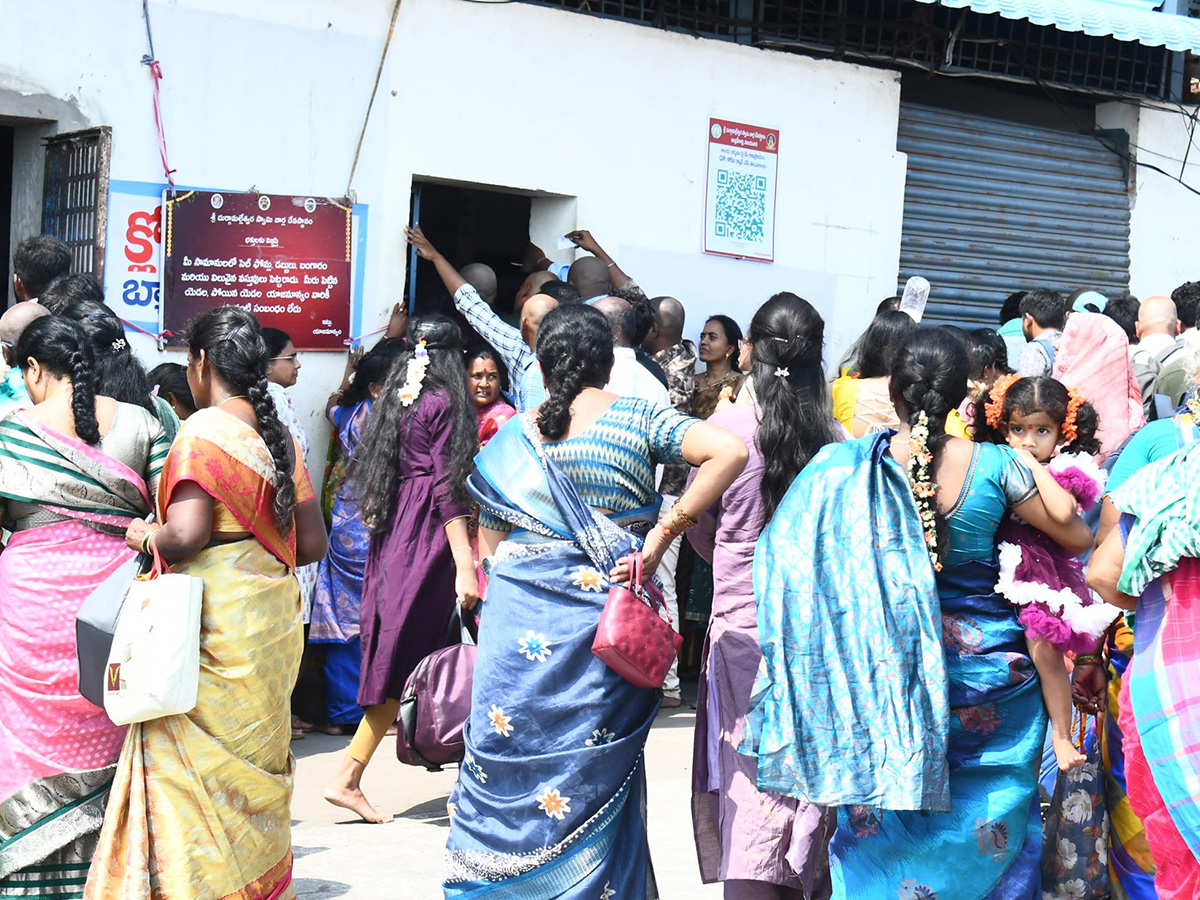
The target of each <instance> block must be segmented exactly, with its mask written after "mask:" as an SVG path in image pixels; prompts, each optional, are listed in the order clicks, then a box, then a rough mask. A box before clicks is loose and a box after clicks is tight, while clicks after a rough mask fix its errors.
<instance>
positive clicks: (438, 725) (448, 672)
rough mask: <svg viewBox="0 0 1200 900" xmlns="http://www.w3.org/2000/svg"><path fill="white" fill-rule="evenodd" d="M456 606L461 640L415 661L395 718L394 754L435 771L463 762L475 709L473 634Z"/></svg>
mask: <svg viewBox="0 0 1200 900" xmlns="http://www.w3.org/2000/svg"><path fill="white" fill-rule="evenodd" d="M454 610H455V612H454V616H453V617H452V618H451V619H450V633H451V634H453V633H455V632H458V631H459V630H460V629H461V643H458V644H453V645H452V646H449V647H445V648H443V649H441V650H437V651H435V652H433V653H430V654H429V655H428V656H427V657H425V658H424V659H423V660H421V661H420V662H419V663H418V664H417V668H416V669H414V670H413V673H412V674H411V675H410V676H408V681H406V682H405V683H404V692H403V693H404V696H403V697H401V698H400V715H399V718H398V719H397V725H398V727H397V729H396V758H397V759H398V760H400V762H402V763H404V764H406V765H409V766H424V767H425V768H427V769H429V770H430V771H431V772H440V771H441V769H442V766H444V765H447V764H449V763H457V762H462V758H463V754H464V752H465V749H466V748H465V744H464V742H463V726H464V725H466V724H467V719H468V717H469V716H470V715H471V681H472V676H473V675H474V672H475V653H476V648H475V639H474V635H472V634H471V631H470V628H469V627H468V625H467V624H466V623H465V622H464V621H463V619H462V618H461V616H460V613H459V607H458V606H457V605H456V606H455V608H454ZM467 618H468V619H470V618H471V617H470V616H468V617H467ZM472 624H473V623H472Z"/></svg>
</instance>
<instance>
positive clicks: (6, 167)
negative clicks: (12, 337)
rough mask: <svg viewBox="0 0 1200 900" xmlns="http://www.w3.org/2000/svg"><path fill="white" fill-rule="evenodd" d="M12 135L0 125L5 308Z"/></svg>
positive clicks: (0, 267)
mask: <svg viewBox="0 0 1200 900" xmlns="http://www.w3.org/2000/svg"><path fill="white" fill-rule="evenodd" d="M13 135H14V131H13V129H12V128H10V127H9V126H7V125H0V276H3V280H0V291H3V294H2V296H3V297H4V301H5V302H4V305H5V306H7V305H8V295H9V292H10V291H11V285H12V265H11V263H12V195H13V183H12V180H13Z"/></svg>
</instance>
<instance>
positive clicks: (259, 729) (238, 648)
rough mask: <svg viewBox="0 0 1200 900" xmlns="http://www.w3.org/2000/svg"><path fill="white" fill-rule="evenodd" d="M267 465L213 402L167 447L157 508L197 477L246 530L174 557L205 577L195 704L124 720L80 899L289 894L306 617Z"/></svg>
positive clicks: (254, 440)
mask: <svg viewBox="0 0 1200 900" xmlns="http://www.w3.org/2000/svg"><path fill="white" fill-rule="evenodd" d="M198 418H199V421H197V419H198ZM271 471H272V468H271V461H270V454H269V452H268V451H267V448H266V445H265V444H263V442H262V440H261V438H259V437H258V435H257V434H256V433H255V432H254V431H253V430H252V429H251V428H249V426H247V425H245V424H244V423H242V422H241V421H239V420H237V419H235V418H234V417H233V416H230V415H228V414H226V413H224V412H222V411H218V410H213V409H208V410H201V411H200V412H199V413H197V414H196V415H194V416H192V417H190V418H189V419H188V420H187V421H186V422H185V423H184V425H183V428H182V429H181V430H180V433H179V436H178V437H177V438H176V441H175V444H174V446H173V447H172V449H171V454H170V456H169V457H168V459H167V463H166V465H165V467H164V470H163V479H164V480H163V487H162V489H161V490H160V494H159V496H160V506H162V507H165V505H166V503H167V502H169V500H168V499H167V498H169V497H170V496H171V492H172V490H173V489H174V487H175V485H177V484H178V483H179V482H181V481H184V480H188V481H193V482H195V483H196V484H198V485H199V486H200V487H202V488H203V489H204V490H205V491H206V492H207V493H209V494H210V495H211V496H212V497H213V498H214V500H215V501H217V505H218V506H219V507H223V509H222V511H221V512H220V514H217V512H214V528H218V526H219V525H222V524H223V525H224V530H228V531H232V530H235V529H239V528H245V529H247V530H249V531H251V532H252V534H253V537H251V538H247V539H245V540H235V541H233V542H230V543H216V544H211V545H210V546H208V547H207V548H205V549H203V550H201V551H200V552H199V553H197V554H196V555H195V556H192V557H190V558H189V559H186V560H184V561H182V562H179V563H176V564H174V565H173V566H172V569H173V571H175V572H179V573H182V574H186V575H192V576H195V577H197V578H201V579H203V580H204V606H203V613H202V616H201V624H200V684H199V691H198V695H197V700H196V706H195V708H194V709H193V710H192V711H191V712H189V713H187V714H184V715H178V716H167V717H164V718H161V719H154V720H152V721H149V722H143V723H141V724H138V725H133V726H131V727H130V730H129V735H128V737H127V738H126V741H125V746H124V749H123V750H122V752H121V758H120V760H119V761H118V763H117V772H116V776H115V779H114V781H113V788H112V796H111V797H110V799H109V804H108V811H107V814H106V818H105V823H104V829H103V831H102V832H101V836H100V846H99V848H98V849H97V851H96V856H95V860H94V862H93V864H92V870H91V873H90V875H89V878H88V883H87V889H86V893H85V897H86V898H88V900H101V898H103V900H129V898H134V897H136V898H138V900H290V898H292V897H294V896H295V891H294V889H293V887H292V851H291V824H290V822H291V811H290V806H291V798H292V786H293V776H294V769H295V761H294V759H293V758H292V755H291V752H290V738H291V711H290V709H289V698H290V695H291V691H292V687H293V686H294V684H295V679H296V673H297V671H298V668H299V664H300V654H301V651H302V650H303V627H302V625H301V622H300V590H299V586H298V584H297V582H296V576H295V562H296V557H295V549H294V547H295V534H294V529H292V530H291V531H289V533H288V535H287V536H286V537H285V536H283V535H281V534H280V533H279V530H278V529H277V528H276V527H275V524H274V517H273V516H272V515H270V513H269V512H266V511H269V510H271V508H272V504H273V501H274V489H273V487H272V486H271V485H270V484H269V483H266V482H265V481H264V478H265V477H266V476H267V475H268V474H269V473H270V472H271ZM296 489H297V500H298V502H303V501H305V500H308V499H311V498H312V496H313V493H312V486H311V484H309V482H308V478H307V475H305V474H304V473H303V470H302V469H301V470H299V471H298V472H297V477H296ZM231 516H232V519H235V520H236V521H231V520H230V517H231ZM239 523H240V524H239Z"/></svg>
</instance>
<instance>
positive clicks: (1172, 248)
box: [1098, 103, 1200, 299]
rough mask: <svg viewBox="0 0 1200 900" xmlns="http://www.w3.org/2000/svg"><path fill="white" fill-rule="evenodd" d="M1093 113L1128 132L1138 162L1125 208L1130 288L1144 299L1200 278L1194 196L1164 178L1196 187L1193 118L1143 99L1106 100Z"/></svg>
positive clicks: (1198, 167)
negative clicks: (1128, 101) (1129, 201)
mask: <svg viewBox="0 0 1200 900" xmlns="http://www.w3.org/2000/svg"><path fill="white" fill-rule="evenodd" d="M1098 114H1099V115H1098V122H1099V124H1100V127H1110V128H1124V129H1125V130H1126V131H1128V132H1129V136H1130V142H1131V144H1132V145H1133V146H1132V147H1131V152H1132V153H1133V154H1134V156H1135V157H1136V159H1137V161H1138V163H1139V165H1138V166H1137V168H1136V170H1135V181H1134V186H1133V196H1132V210H1131V213H1130V252H1129V282H1130V284H1129V286H1130V290H1131V291H1132V292H1133V294H1134V296H1136V297H1140V298H1142V299H1145V298H1146V297H1151V296H1154V295H1155V294H1170V293H1171V291H1172V290H1173V289H1174V288H1176V287H1178V286H1179V285H1180V284H1182V283H1183V282H1185V281H1198V280H1200V257H1198V256H1197V254H1196V249H1195V238H1194V230H1195V229H1194V224H1193V223H1194V222H1195V221H1196V217H1197V215H1200V196H1197V194H1196V193H1194V192H1193V191H1190V190H1188V188H1186V187H1184V186H1183V185H1181V184H1180V183H1179V182H1178V181H1175V180H1173V179H1172V178H1171V177H1170V176H1171V175H1173V176H1175V177H1176V178H1180V179H1182V180H1183V181H1184V182H1186V183H1187V184H1188V185H1191V186H1192V187H1193V188H1195V189H1196V190H1200V143H1193V140H1197V141H1200V137H1198V136H1196V135H1194V134H1193V129H1195V120H1194V119H1192V118H1191V116H1190V115H1188V114H1186V113H1185V112H1183V111H1182V110H1181V109H1180V108H1179V107H1169V106H1163V107H1158V106H1151V105H1149V104H1146V105H1141V106H1138V105H1135V104H1125V103H1121V104H1118V103H1113V104H1106V105H1104V106H1102V107H1101V108H1100V109H1099V110H1098ZM1189 145H1190V149H1189ZM1143 163H1146V164H1150V165H1153V166H1156V167H1157V168H1159V169H1162V170H1163V172H1167V173H1170V175H1164V174H1163V172H1157V171H1154V170H1153V169H1151V168H1149V166H1148V165H1142V164H1143Z"/></svg>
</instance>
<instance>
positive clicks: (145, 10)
mask: <svg viewBox="0 0 1200 900" xmlns="http://www.w3.org/2000/svg"><path fill="white" fill-rule="evenodd" d="M142 21H143V22H145V23H146V46H147V49H148V50H149V52H148V53H147V54H146V55H145V56H143V57H142V65H143V66H146V67H148V68H149V69H150V77H151V79H152V81H153V85H154V126H155V128H157V129H158V155H159V156H160V157H161V158H162V167H163V175H164V176H165V177H166V179H167V185H168V186H169V188H170V191H171V196H172V197H174V196H175V170H174V169H172V168H171V163H170V162H169V161H168V158H167V132H166V129H165V128H164V127H163V117H162V101H161V96H160V90H159V88H160V85H161V83H162V77H163V74H162V65H161V64H160V63H159V61H158V57H157V56H155V55H154V33H153V31H152V30H151V28H150V0H142Z"/></svg>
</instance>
